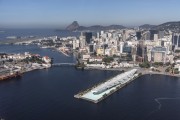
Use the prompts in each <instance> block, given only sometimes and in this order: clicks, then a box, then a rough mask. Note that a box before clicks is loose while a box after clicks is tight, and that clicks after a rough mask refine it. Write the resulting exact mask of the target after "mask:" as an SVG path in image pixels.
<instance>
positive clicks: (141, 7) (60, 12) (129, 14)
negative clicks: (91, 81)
mask: <svg viewBox="0 0 180 120" xmlns="http://www.w3.org/2000/svg"><path fill="white" fill-rule="evenodd" d="M179 3H180V1H178V0H171V1H164V0H126V1H120V0H113V1H112V0H106V1H103V0H91V1H85V0H60V1H58V0H54V1H53V2H52V1H51V0H46V1H43V0H31V1H30V0H13V1H12V0H0V14H1V19H0V27H1V28H59V29H64V28H65V27H66V26H67V25H69V24H71V23H72V22H73V21H78V23H79V24H80V25H81V26H91V25H103V26H108V25H113V24H117V25H123V26H126V27H135V26H139V25H143V24H151V25H158V24H162V23H165V22H170V21H180V15H178V14H177V11H180V8H179Z"/></svg>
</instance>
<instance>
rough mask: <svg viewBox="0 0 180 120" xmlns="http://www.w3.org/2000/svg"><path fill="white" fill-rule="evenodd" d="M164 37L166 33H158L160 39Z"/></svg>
mask: <svg viewBox="0 0 180 120" xmlns="http://www.w3.org/2000/svg"><path fill="white" fill-rule="evenodd" d="M163 37H164V31H159V32H158V39H162V38H163Z"/></svg>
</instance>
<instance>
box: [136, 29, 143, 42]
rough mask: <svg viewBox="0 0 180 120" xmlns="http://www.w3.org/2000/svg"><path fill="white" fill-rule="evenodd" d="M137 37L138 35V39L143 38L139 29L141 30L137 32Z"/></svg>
mask: <svg viewBox="0 0 180 120" xmlns="http://www.w3.org/2000/svg"><path fill="white" fill-rule="evenodd" d="M136 37H137V40H141V38H142V34H141V32H140V31H139V32H136Z"/></svg>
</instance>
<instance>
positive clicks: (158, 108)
mask: <svg viewBox="0 0 180 120" xmlns="http://www.w3.org/2000/svg"><path fill="white" fill-rule="evenodd" d="M163 100H180V97H175V98H155V99H154V101H155V102H156V103H157V104H158V107H157V108H156V109H155V110H154V111H152V112H151V113H150V114H149V115H152V114H154V113H155V112H157V111H159V110H161V108H162V104H161V101H163Z"/></svg>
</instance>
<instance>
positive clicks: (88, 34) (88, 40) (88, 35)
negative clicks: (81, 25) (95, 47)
mask: <svg viewBox="0 0 180 120" xmlns="http://www.w3.org/2000/svg"><path fill="white" fill-rule="evenodd" d="M84 35H85V40H86V43H87V44H90V43H91V41H92V32H85V34H84Z"/></svg>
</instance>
